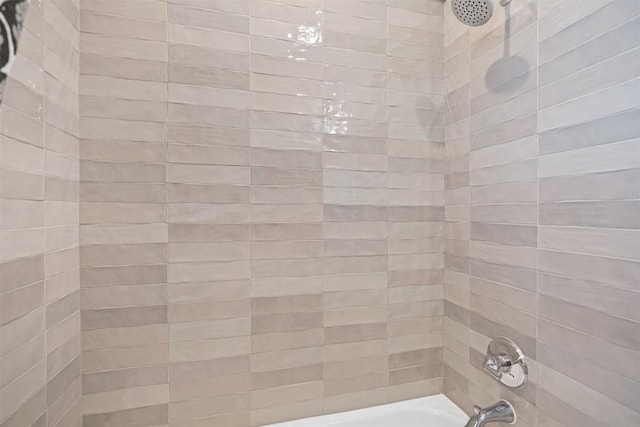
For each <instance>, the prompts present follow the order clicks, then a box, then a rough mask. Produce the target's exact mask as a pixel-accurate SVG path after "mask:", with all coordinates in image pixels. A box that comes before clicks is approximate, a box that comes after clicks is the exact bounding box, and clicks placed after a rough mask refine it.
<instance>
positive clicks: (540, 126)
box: [444, 0, 640, 427]
mask: <svg viewBox="0 0 640 427" xmlns="http://www.w3.org/2000/svg"><path fill="white" fill-rule="evenodd" d="M505 15H506V16H507V18H505ZM639 15H640V4H638V2H636V1H627V0H603V1H589V2H583V1H576V0H564V1H563V0H559V1H550V2H547V1H538V2H537V4H536V2H513V3H512V4H511V6H510V7H509V9H507V10H498V11H497V13H496V16H494V18H493V19H492V20H491V21H490V22H489V23H488V24H487V25H486V26H485V27H481V28H478V29H469V28H466V27H463V26H462V25H461V24H459V23H458V22H457V21H456V20H455V18H454V17H453V16H452V14H451V12H450V11H449V10H448V8H447V10H445V29H446V30H445V71H446V72H447V75H446V86H447V87H446V90H447V94H446V97H447V110H446V119H445V120H446V138H445V140H446V152H445V164H446V165H445V167H446V173H445V183H446V185H447V187H446V191H445V222H446V227H447V231H448V234H447V247H446V251H445V258H446V261H445V262H446V271H445V302H444V304H445V327H444V330H445V337H444V340H445V349H444V365H445V366H444V372H445V374H444V378H445V379H444V383H445V385H444V389H445V392H446V393H447V395H448V396H449V397H451V398H452V399H453V400H454V401H455V402H456V403H458V404H459V405H460V406H462V407H463V408H464V409H465V410H468V411H469V410H471V405H472V404H478V405H481V406H482V405H486V404H489V403H491V402H492V401H495V400H496V399H498V398H507V399H509V400H511V401H512V402H513V403H514V405H515V407H516V411H517V412H518V416H519V425H523V426H540V427H542V426H545V427H547V426H549V427H551V426H553V427H561V426H567V427H570V426H575V425H590V426H596V425H597V426H613V425H615V426H636V425H638V423H640V414H639V412H640V382H639V378H638V374H639V371H638V363H639V361H640V347H639V342H638V337H640V324H639V323H638V315H637V307H638V306H639V304H640V293H639V291H640V288H638V284H639V283H640V260H639V257H640V227H639V226H640V224H639V223H638V218H640V204H639V203H638V198H639V196H640V184H639V182H640V181H639V180H638V177H639V175H638V174H639V173H640V144H639V142H640V140H639V139H638V138H639V136H640V132H639V128H638V123H639V120H638V119H639V118H640V115H639V112H640V109H639V107H640V102H639V99H640V98H638V96H637V94H638V93H639V91H638V81H639V80H638V77H639V76H640V68H639V65H640V61H639V58H640V57H639V56H638V54H639V52H638V45H639V43H638V42H639V41H640V40H639V39H638V34H639V33H638V31H637V28H638V26H637V25H638V17H639ZM505 19H507V22H506V23H505ZM505 28H506V29H507V30H505ZM631 28H635V31H632V30H631ZM507 31H508V32H507ZM497 335H506V336H509V337H511V338H513V339H515V341H516V342H518V343H519V344H520V345H521V346H522V348H523V349H524V351H525V352H526V353H527V356H528V357H529V360H530V365H531V375H530V383H529V384H528V385H527V387H526V388H525V389H523V390H518V391H516V392H513V391H512V390H507V389H504V388H502V387H500V386H498V383H496V382H495V381H493V380H491V379H490V378H489V377H488V376H487V375H486V374H484V373H483V372H482V369H481V367H480V364H481V363H482V358H483V355H484V352H485V348H486V345H487V343H488V341H489V340H490V339H491V338H493V337H495V336H497ZM613 361H615V362H613ZM603 408H606V409H604V410H603Z"/></svg>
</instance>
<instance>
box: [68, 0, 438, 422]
mask: <svg viewBox="0 0 640 427" xmlns="http://www.w3.org/2000/svg"><path fill="white" fill-rule="evenodd" d="M81 9H82V11H81V19H80V22H81V30H82V34H81V43H80V46H81V60H80V63H81V76H80V92H81V99H80V107H81V108H80V112H81V123H80V135H81V138H82V140H81V150H80V151H81V187H80V192H81V215H80V222H81V226H80V227H81V243H82V247H81V267H82V270H81V271H82V273H81V278H82V281H81V283H82V329H83V333H82V336H83V351H84V353H83V355H84V363H83V394H84V397H83V399H84V405H83V406H84V423H85V425H86V426H88V427H89V426H107V425H108V426H125V425H126V426H159V425H168V424H171V425H176V426H213V425H234V426H248V425H262V424H266V423H270V422H275V421H279V420H285V419H291V418H298V417H304V416H311V415H317V414H322V413H323V412H335V411H338V410H345V409H351V408H356V407H362V406H368V405H372V404H378V403H384V402H389V401H394V400H400V399H404V398H409V397H415V396H422V395H428V394H434V393H438V392H440V391H441V390H442V336H443V335H442V321H443V316H442V315H443V272H444V255H443V249H444V239H443V236H444V229H443V219H444V176H443V169H442V162H443V139H444V129H443V126H442V124H443V105H444V97H443V88H444V84H443V81H442V79H443V61H442V59H443V26H442V24H443V15H442V14H443V4H442V2H440V1H439V0H420V1H412V0H388V1H387V0H362V1H356V0H353V1H352V0H349V1H344V0H281V1H262V0H253V1H249V0H209V1H203V0H174V1H170V2H168V3H167V2H165V1H155V0H144V1H132V0H127V1H112V0H109V1H103V0H83V2H82V8H81Z"/></svg>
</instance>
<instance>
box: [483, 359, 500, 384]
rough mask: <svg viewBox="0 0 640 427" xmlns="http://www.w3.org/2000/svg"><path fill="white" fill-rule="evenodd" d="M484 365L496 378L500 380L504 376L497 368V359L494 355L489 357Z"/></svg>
mask: <svg viewBox="0 0 640 427" xmlns="http://www.w3.org/2000/svg"><path fill="white" fill-rule="evenodd" d="M482 367H483V368H484V370H485V371H487V372H488V373H489V375H491V376H492V377H493V378H495V379H496V380H498V381H500V379H501V378H502V372H500V370H499V369H497V363H496V362H495V359H494V358H493V357H487V358H486V359H485V361H484V362H483V363H482Z"/></svg>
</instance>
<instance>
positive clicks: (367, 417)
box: [268, 395, 469, 427]
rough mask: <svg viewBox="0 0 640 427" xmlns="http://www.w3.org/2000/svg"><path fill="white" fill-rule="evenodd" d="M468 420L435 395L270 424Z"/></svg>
mask: <svg viewBox="0 0 640 427" xmlns="http://www.w3.org/2000/svg"><path fill="white" fill-rule="evenodd" d="M468 419H469V417H467V415H466V414H465V413H464V412H463V411H462V409H460V408H458V407H457V406H456V405H455V404H454V403H453V402H451V401H450V400H449V399H447V398H446V397H445V396H443V395H436V396H430V397H424V398H421V399H413V400H406V401H404V402H398V403H392V404H389V405H383V406H374V407H372V408H366V409H359V410H357V411H349V412H343V413H340V414H331V415H324V416H321V417H313V418H305V419H302V420H296V421H288V422H286V423H279V424H272V425H271V426H270V427H464V425H465V423H466V422H467V420H468ZM268 427H269V426H268Z"/></svg>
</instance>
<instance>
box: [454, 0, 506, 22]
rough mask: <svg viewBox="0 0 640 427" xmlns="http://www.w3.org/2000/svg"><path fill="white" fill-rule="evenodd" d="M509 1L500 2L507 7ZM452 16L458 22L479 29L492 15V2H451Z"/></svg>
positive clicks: (484, 0)
mask: <svg viewBox="0 0 640 427" xmlns="http://www.w3.org/2000/svg"><path fill="white" fill-rule="evenodd" d="M509 3H511V0H500V5H501V6H507V5H508V4H509ZM451 9H452V10H453V14H454V15H455V16H456V18H458V20H459V21H460V22H462V23H463V24H465V25H469V26H471V27H479V26H480V25H484V24H486V23H487V22H489V19H491V16H492V15H493V0H451Z"/></svg>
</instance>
